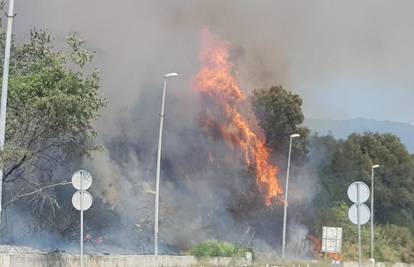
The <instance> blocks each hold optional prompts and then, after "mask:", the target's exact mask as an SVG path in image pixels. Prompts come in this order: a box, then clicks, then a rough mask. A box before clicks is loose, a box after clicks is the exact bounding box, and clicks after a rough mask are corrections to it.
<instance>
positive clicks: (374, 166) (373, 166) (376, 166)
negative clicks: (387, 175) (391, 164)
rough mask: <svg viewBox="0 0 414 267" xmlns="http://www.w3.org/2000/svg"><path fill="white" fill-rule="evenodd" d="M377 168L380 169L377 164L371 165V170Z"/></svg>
mask: <svg viewBox="0 0 414 267" xmlns="http://www.w3.org/2000/svg"><path fill="white" fill-rule="evenodd" d="M379 167H380V165H378V164H375V165H372V168H373V169H376V168H379Z"/></svg>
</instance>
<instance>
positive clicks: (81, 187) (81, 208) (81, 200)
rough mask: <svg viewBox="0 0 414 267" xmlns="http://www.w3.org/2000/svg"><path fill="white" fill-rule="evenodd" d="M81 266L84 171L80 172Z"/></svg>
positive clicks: (81, 251)
mask: <svg viewBox="0 0 414 267" xmlns="http://www.w3.org/2000/svg"><path fill="white" fill-rule="evenodd" d="M80 175H81V183H80V201H79V202H80V266H81V267H83V206H82V205H83V203H82V202H83V172H82V171H81V172H80Z"/></svg>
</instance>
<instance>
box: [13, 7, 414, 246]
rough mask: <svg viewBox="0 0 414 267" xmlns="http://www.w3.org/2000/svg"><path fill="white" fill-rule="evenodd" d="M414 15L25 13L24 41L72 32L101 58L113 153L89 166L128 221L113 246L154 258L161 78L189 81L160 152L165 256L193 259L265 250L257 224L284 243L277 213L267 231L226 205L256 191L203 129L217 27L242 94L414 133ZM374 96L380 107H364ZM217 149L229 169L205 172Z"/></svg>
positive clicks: (216, 165)
mask: <svg viewBox="0 0 414 267" xmlns="http://www.w3.org/2000/svg"><path fill="white" fill-rule="evenodd" d="M413 8H414V3H413V2H411V1H398V2H393V3H391V2H388V1H377V0H369V1H365V2H364V3H361V2H360V1H356V0H353V1H347V2H346V3H339V2H335V3H334V2H332V1H326V0H318V1H309V2H308V1H296V0H294V1H271V0H265V1H248V0H245V1H219V0H210V1H178V0H164V1H144V0H139V1H136V0H123V1H107V0H104V1H102V0H89V1H81V0H73V1H56V0H36V1H18V2H17V6H16V11H17V12H18V16H17V18H16V20H15V29H16V30H15V35H16V38H17V40H18V41H23V40H24V39H25V38H27V36H28V31H29V29H31V28H33V27H34V26H35V27H37V28H42V29H46V30H48V31H50V32H51V33H52V34H53V35H55V37H56V41H57V43H58V44H60V45H63V42H64V39H65V38H66V36H67V33H68V32H72V31H76V32H79V33H80V34H81V36H82V37H84V39H86V40H87V43H88V45H89V46H90V47H91V48H92V49H93V50H95V51H96V65H97V67H98V68H99V69H100V71H101V74H102V78H103V80H102V91H103V93H104V95H105V96H106V97H107V98H108V100H109V107H108V108H107V110H105V113H104V114H103V116H102V117H101V118H100V119H99V121H98V122H97V125H98V129H99V132H100V138H101V140H100V141H101V142H102V143H103V144H104V146H105V150H104V151H103V152H102V153H99V154H96V155H94V156H93V158H92V159H89V160H86V161H85V162H84V164H85V166H86V167H87V168H89V169H91V171H92V172H93V173H94V175H95V176H96V178H97V180H98V182H97V183H96V185H94V187H95V188H94V191H95V192H94V193H95V194H96V196H100V197H101V198H102V199H103V200H104V203H105V205H106V206H107V207H108V208H109V209H112V210H115V211H116V212H117V213H119V214H120V220H119V225H118V226H117V229H118V230H120V229H122V230H124V234H114V236H115V235H119V236H121V238H118V239H122V238H125V239H127V240H128V242H131V243H133V244H134V245H138V244H146V245H144V246H143V247H142V252H144V253H148V252H150V251H151V248H150V245H149V244H151V242H152V241H151V229H152V228H151V225H152V221H151V220H153V214H152V212H153V209H152V207H153V200H154V199H153V193H152V191H153V190H154V179H155V171H154V167H155V152H156V150H155V149H156V142H157V133H158V123H159V120H158V119H159V108H160V104H161V103H160V100H161V93H162V75H163V74H164V73H166V72H169V71H175V72H178V73H180V78H178V79H175V80H171V81H170V83H169V89H168V96H167V118H166V124H165V129H166V135H165V143H164V147H163V149H164V157H163V173H162V177H163V179H162V184H161V207H162V208H161V209H162V214H163V216H162V217H161V226H160V231H161V233H160V236H161V239H162V243H163V244H164V245H165V247H164V248H163V249H165V250H173V249H172V248H177V247H179V248H182V249H187V248H188V247H190V246H191V245H192V244H194V243H196V242H198V241H201V240H203V239H205V238H219V239H228V240H233V241H236V242H240V243H244V244H247V243H250V244H251V242H257V244H259V243H260V244H263V240H261V239H260V238H261V237H263V236H265V235H266V233H265V230H262V233H260V231H258V233H256V232H255V230H254V227H253V226H256V229H257V228H258V227H257V226H258V225H265V226H266V227H265V229H273V230H272V231H271V234H272V235H275V237H274V238H268V239H267V240H266V242H265V243H266V244H267V245H270V246H277V244H278V242H279V241H278V239H279V237H278V235H276V234H275V233H276V231H278V232H281V231H279V228H280V222H281V220H280V211H265V212H264V213H265V214H262V216H261V218H266V219H263V221H261V222H258V221H257V220H254V219H253V218H244V219H243V220H237V219H235V217H234V214H232V211H231V208H229V207H231V204H232V201H234V199H233V198H232V197H233V196H234V193H235V192H236V193H243V192H245V191H246V186H247V184H248V182H246V181H248V175H247V174H246V173H243V166H241V165H240V164H238V163H237V162H234V161H233V160H232V158H231V155H229V151H228V150H227V149H226V146H225V145H224V144H223V143H220V141H213V140H209V139H208V138H206V137H205V136H203V135H202V133H200V132H199V130H198V125H197V123H198V121H197V119H198V116H197V115H198V110H199V104H200V103H199V99H198V94H197V93H196V92H194V91H193V90H192V89H191V86H190V85H191V82H192V79H193V77H194V76H195V74H196V73H197V71H198V68H199V61H198V51H199V47H200V30H201V29H202V28H203V27H204V26H208V27H209V28H210V29H211V31H212V32H214V33H216V34H218V35H219V36H221V37H222V38H223V39H226V40H228V41H229V42H230V43H232V44H233V46H234V49H233V52H234V53H235V60H236V62H235V63H236V66H237V71H238V76H239V77H240V78H241V85H242V86H241V87H242V88H244V89H245V90H246V91H249V90H251V89H253V88H262V87H268V86H270V85H275V84H282V85H283V86H285V87H287V88H289V89H292V90H294V91H295V92H296V93H299V94H300V95H301V96H302V97H303V98H304V103H305V114H307V116H310V117H324V116H325V114H332V116H334V117H338V118H342V117H350V116H351V117H352V116H355V113H356V112H358V114H359V116H366V117H375V118H378V117H380V118H382V119H395V120H399V121H408V122H414V121H413V120H412V118H411V117H409V116H410V115H409V114H410V112H408V111H409V110H408V109H409V107H410V105H411V103H409V102H408V101H409V99H412V97H413V96H414V95H413V91H412V90H410V89H409V88H411V86H412V85H413V84H414V79H413V76H412V75H411V73H410V72H409V71H408V70H410V69H412V68H413V67H414V66H413V62H414V60H413V59H414V58H413V55H414V54H413V53H410V52H411V48H412V47H413V45H414V38H412V37H410V36H407V35H406V33H407V32H410V29H411V28H412V26H413V24H414V19H413V18H412V16H411V13H410V11H411V10H413ZM390 89H392V90H390ZM356 95H358V96H359V97H358V98H357V99H356V97H355V96H356ZM373 95H375V96H373ZM338 98H340V99H341V103H338V102H337V101H336V99H338ZM368 98H369V99H370V102H376V103H378V106H374V105H369V106H368V108H367V105H366V101H367V100H368ZM405 101H407V102H405ZM390 102H391V103H390ZM392 103H398V105H394V107H395V109H393V110H391V111H389V110H386V109H383V108H382V107H383V106H385V104H386V105H392ZM396 109H398V111H400V112H397V110H396ZM397 114H399V115H397ZM404 114H407V115H404ZM209 151H210V152H211V153H212V154H213V156H214V157H218V158H219V159H220V160H214V159H212V160H209V154H208V152H209ZM220 162H233V164H229V166H226V167H223V166H222V165H221V164H222V163H220ZM308 170H309V168H308V167H306V171H298V176H299V177H300V178H301V179H300V182H295V181H294V180H293V186H292V190H293V188H296V189H295V190H296V192H293V193H291V196H292V202H296V203H304V202H308V201H309V199H311V198H312V196H313V195H314V194H315V192H317V188H316V187H314V186H313V185H314V184H315V180H317V177H315V175H314V174H313V173H312V171H308ZM230 189H231V190H230ZM267 215H269V216H267ZM293 216H294V215H293ZM292 227H293V229H291V230H290V231H291V232H296V233H298V237H297V238H295V239H294V240H296V241H292V242H296V243H297V242H299V241H300V240H302V239H301V238H302V237H303V236H306V234H307V233H306V229H305V230H298V228H300V229H303V228H301V226H300V222H298V223H297V224H295V225H294V226H292ZM295 227H297V228H295ZM229 229H231V230H232V231H228V230H229ZM116 233H119V231H117V232H116ZM131 233H134V234H135V237H134V239H131V237H130V236H131ZM195 233H198V234H195ZM299 236H300V237H299ZM256 237H259V238H257V239H256ZM297 240H299V241H297ZM120 242H121V243H122V242H124V241H120ZM300 242H302V241H300ZM124 243H125V242H124ZM296 243H295V244H296ZM302 243H303V242H302ZM302 243H301V244H302ZM129 245H130V244H128V245H127V246H129ZM169 245H170V246H171V247H168V246H169ZM292 246H293V247H295V246H296V245H294V244H293V245H291V247H292Z"/></svg>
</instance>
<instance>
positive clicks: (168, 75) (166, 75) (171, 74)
mask: <svg viewBox="0 0 414 267" xmlns="http://www.w3.org/2000/svg"><path fill="white" fill-rule="evenodd" d="M177 76H178V73H175V72H170V73H167V74H165V75H164V78H170V77H177Z"/></svg>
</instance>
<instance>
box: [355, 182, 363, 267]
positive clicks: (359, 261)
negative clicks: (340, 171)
mask: <svg viewBox="0 0 414 267" xmlns="http://www.w3.org/2000/svg"><path fill="white" fill-rule="evenodd" d="M356 186H357V222H358V266H359V267H361V266H362V265H361V264H362V260H361V257H362V249H361V222H360V214H359V209H360V202H359V184H358V183H357V185H356Z"/></svg>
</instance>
